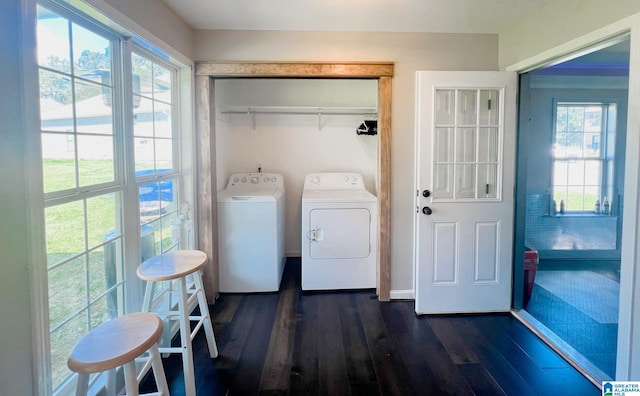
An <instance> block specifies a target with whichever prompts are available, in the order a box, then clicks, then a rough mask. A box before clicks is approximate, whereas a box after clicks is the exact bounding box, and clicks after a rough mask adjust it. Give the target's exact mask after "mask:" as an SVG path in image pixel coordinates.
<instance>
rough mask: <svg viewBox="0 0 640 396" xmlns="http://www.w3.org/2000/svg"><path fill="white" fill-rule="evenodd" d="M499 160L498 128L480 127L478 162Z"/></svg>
mask: <svg viewBox="0 0 640 396" xmlns="http://www.w3.org/2000/svg"><path fill="white" fill-rule="evenodd" d="M497 161H498V128H479V129H478V162H497Z"/></svg>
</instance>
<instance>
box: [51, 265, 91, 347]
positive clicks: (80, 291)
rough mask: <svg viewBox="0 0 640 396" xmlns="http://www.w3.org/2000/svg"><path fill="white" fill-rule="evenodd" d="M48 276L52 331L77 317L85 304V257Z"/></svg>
mask: <svg viewBox="0 0 640 396" xmlns="http://www.w3.org/2000/svg"><path fill="white" fill-rule="evenodd" d="M48 276H49V322H50V325H51V328H52V329H53V328H56V327H58V326H60V325H61V324H62V323H63V322H64V321H66V320H68V319H69V318H71V317H73V316H75V315H77V314H78V312H80V311H82V309H83V308H84V307H85V305H86V303H87V288H86V280H87V272H86V270H85V256H80V257H78V258H76V259H73V260H71V261H69V262H67V263H64V264H61V265H60V266H58V267H56V268H54V269H51V270H49V273H48ZM67 352H69V351H67Z"/></svg>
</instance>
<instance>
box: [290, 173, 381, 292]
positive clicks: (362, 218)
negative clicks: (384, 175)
mask: <svg viewBox="0 0 640 396" xmlns="http://www.w3.org/2000/svg"><path fill="white" fill-rule="evenodd" d="M377 219H378V200H377V198H376V196H375V195H373V194H372V193H370V192H369V191H367V189H366V188H365V186H364V181H363V179H362V175H360V174H358V173H342V172H332V173H311V174H309V175H307V176H306V178H305V182H304V190H303V192H302V289H303V290H330V289H334V290H337V289H369V288H375V287H376V261H377V235H378V233H377V222H378V220H377Z"/></svg>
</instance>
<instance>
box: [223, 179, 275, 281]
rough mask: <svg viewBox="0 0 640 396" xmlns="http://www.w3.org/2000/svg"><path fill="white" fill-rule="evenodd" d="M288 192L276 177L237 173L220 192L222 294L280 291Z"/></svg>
mask: <svg viewBox="0 0 640 396" xmlns="http://www.w3.org/2000/svg"><path fill="white" fill-rule="evenodd" d="M284 205H285V189H284V179H283V177H282V175H279V174H276V173H236V174H233V175H231V176H230V177H229V182H228V183H227V187H226V188H225V189H224V190H222V191H220V192H218V268H219V271H218V272H219V281H220V292H222V293H253V292H270V291H278V290H279V289H280V281H281V279H282V271H283V270H284V262H285V257H284V210H285V207H284Z"/></svg>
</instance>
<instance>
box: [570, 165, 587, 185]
mask: <svg viewBox="0 0 640 396" xmlns="http://www.w3.org/2000/svg"><path fill="white" fill-rule="evenodd" d="M567 165H568V174H567V175H568V178H569V183H568V184H569V185H570V186H582V185H584V161H570V162H569V163H568V164H567Z"/></svg>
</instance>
